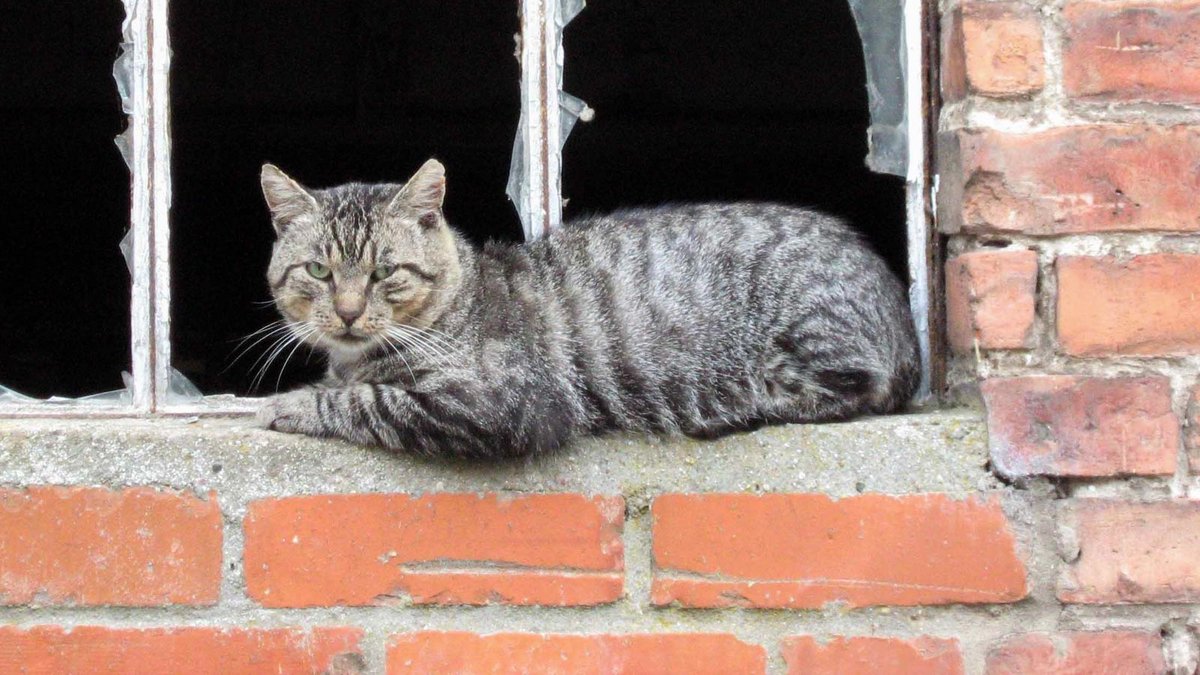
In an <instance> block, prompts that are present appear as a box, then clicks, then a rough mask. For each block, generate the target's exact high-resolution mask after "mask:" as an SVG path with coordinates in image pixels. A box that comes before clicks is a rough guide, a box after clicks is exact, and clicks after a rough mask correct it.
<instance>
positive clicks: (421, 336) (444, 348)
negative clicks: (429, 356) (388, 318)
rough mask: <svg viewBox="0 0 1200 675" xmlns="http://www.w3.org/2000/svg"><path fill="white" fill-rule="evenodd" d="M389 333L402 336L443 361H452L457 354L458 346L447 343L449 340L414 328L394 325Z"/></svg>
mask: <svg viewBox="0 0 1200 675" xmlns="http://www.w3.org/2000/svg"><path fill="white" fill-rule="evenodd" d="M389 331H390V332H392V334H394V335H397V334H398V335H402V336H404V337H405V338H407V339H408V340H410V341H412V342H413V343H415V344H417V345H418V346H420V347H423V348H425V349H427V350H429V351H431V352H433V353H434V354H436V355H437V356H438V357H440V358H442V359H445V360H452V359H453V357H454V355H455V354H456V353H457V352H458V345H456V344H454V343H452V342H450V341H449V338H446V337H443V336H441V335H438V334H437V333H432V332H427V331H424V330H422V329H419V328H416V327H414V326H406V325H403V324H396V325H394V326H390V327H389Z"/></svg>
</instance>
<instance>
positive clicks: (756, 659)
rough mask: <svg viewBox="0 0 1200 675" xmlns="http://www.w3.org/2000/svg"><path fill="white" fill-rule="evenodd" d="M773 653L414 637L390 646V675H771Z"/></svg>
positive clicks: (532, 638) (670, 643)
mask: <svg viewBox="0 0 1200 675" xmlns="http://www.w3.org/2000/svg"><path fill="white" fill-rule="evenodd" d="M766 662H767V655H766V650H765V649H763V648H762V647H760V646H757V645H749V644H746V643H745V642H742V641H740V640H738V639H737V638H735V637H733V636H732V635H724V634H690V633H664V634H655V635H534V634H527V633H502V634H498V635H488V636H480V635H475V634H472V633H434V632H429V633H411V634H404V635H397V636H395V637H393V638H392V640H391V641H390V642H389V643H388V655H387V672H388V675H442V674H443V673H494V674H496V675H500V674H511V675H525V674H527V673H538V674H539V675H552V674H561V675H568V674H569V675H576V674H578V675H588V674H594V675H641V674H646V675H649V674H651V673H663V674H666V673H688V674H689V675H693V674H694V675H706V674H708V673H711V674H712V675H724V674H726V673H738V674H739V675H740V674H742V673H745V674H746V675H753V674H754V673H764V672H766Z"/></svg>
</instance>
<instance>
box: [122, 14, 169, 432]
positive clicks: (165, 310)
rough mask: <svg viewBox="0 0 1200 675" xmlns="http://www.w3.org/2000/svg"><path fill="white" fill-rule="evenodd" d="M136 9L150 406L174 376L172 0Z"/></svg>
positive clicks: (142, 367) (142, 364) (142, 363)
mask: <svg viewBox="0 0 1200 675" xmlns="http://www.w3.org/2000/svg"><path fill="white" fill-rule="evenodd" d="M132 11H133V12H134V16H133V17H132V26H131V28H132V37H133V46H132V48H133V50H134V54H133V69H132V73H131V79H132V82H131V85H132V86H131V89H132V91H131V96H132V101H131V103H132V111H131V112H130V118H131V121H130V125H131V130H132V139H131V141H132V142H131V149H132V156H131V162H130V173H131V178H130V179H131V209H130V227H131V229H132V231H133V256H132V263H133V264H132V269H131V273H132V276H133V281H132V288H131V311H130V322H131V326H130V328H131V336H132V340H131V345H130V351H131V354H130V356H131V366H132V381H131V383H130V394H131V398H132V405H133V407H134V409H135V410H136V411H138V412H141V413H153V412H156V411H158V410H159V409H160V408H161V407H162V406H163V404H164V403H165V401H166V396H167V392H168V391H169V389H170V382H171V336H170V323H171V314H170V301H171V284H170V279H171V277H170V257H169V246H170V206H171V147H170V61H171V50H170V37H169V33H168V27H167V16H168V14H167V12H168V0H149V2H137V3H132Z"/></svg>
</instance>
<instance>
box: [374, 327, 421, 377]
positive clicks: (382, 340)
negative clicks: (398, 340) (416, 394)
mask: <svg viewBox="0 0 1200 675" xmlns="http://www.w3.org/2000/svg"><path fill="white" fill-rule="evenodd" d="M371 339H372V340H374V341H375V342H376V343H378V344H381V345H386V346H387V347H388V348H389V349H391V350H392V351H393V352H395V354H396V356H398V357H400V362H401V363H403V364H404V367H405V368H407V369H408V376H409V377H411V378H412V380H413V381H414V382H416V381H417V376H416V374H414V373H413V369H412V366H410V365H409V364H408V359H406V358H404V353H403V352H402V351H401V350H400V348H399V347H397V346H396V345H395V344H393V343H392V341H391V340H390V339H388V335H387V333H378V334H376V335H375V336H374V337H372V338H371Z"/></svg>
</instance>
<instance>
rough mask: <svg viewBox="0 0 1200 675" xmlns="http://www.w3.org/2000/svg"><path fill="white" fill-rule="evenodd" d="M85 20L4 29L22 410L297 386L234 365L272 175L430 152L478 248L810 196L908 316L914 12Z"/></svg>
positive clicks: (239, 12)
mask: <svg viewBox="0 0 1200 675" xmlns="http://www.w3.org/2000/svg"><path fill="white" fill-rule="evenodd" d="M43 4H44V3H43ZM85 5H86V3H85ZM85 5H80V6H78V7H76V6H75V5H69V6H68V5H63V6H61V7H60V6H58V5H56V4H53V3H51V4H49V5H46V6H45V7H42V6H40V5H38V4H37V3H34V4H33V5H29V6H22V7H20V8H17V9H16V10H15V13H14V14H11V15H10V16H9V17H6V22H5V24H4V26H3V27H2V28H0V31H2V32H3V33H4V35H5V37H6V44H8V45H10V50H15V53H16V55H17V59H16V60H17V61H18V62H22V63H25V64H27V66H28V67H29V68H30V69H32V71H30V70H23V71H17V70H16V69H10V70H9V71H7V72H5V73H4V74H3V75H0V78H4V82H5V85H6V86H5V87H3V88H2V90H0V115H3V116H4V117H5V121H7V122H8V123H9V124H8V128H9V129H19V130H20V133H10V134H8V135H6V137H5V138H4V140H3V141H0V143H3V144H4V146H5V153H4V156H5V158H6V160H7V161H6V162H4V169H3V171H4V172H5V174H4V175H3V176H0V178H2V179H3V180H0V185H3V187H0V189H3V190H5V191H6V195H5V196H6V197H8V199H6V200H5V201H6V203H7V204H8V205H10V206H9V207H7V208H10V209H14V208H15V215H14V216H12V217H9V218H6V220H7V222H9V223H10V225H9V226H8V227H7V228H6V231H5V234H4V238H5V240H6V250H8V251H10V252H11V253H10V257H11V258H13V259H14V263H13V264H10V265H6V266H5V269H4V275H5V281H6V282H7V283H6V287H7V288H9V289H18V290H16V291H15V292H14V291H10V293H9V295H8V297H9V298H10V304H9V305H8V307H9V308H11V309H9V311H7V312H5V313H4V319H3V322H4V324H3V325H2V326H0V340H3V341H4V343H3V344H0V354H3V357H2V359H0V383H3V384H4V385H6V386H8V387H11V388H12V390H15V391H20V392H22V393H25V394H29V395H31V396H33V397H37V398H44V397H47V396H50V395H60V396H71V397H78V396H84V395H88V394H92V393H96V392H104V391H110V390H117V391H116V393H115V394H110V395H109V396H107V397H103V400H104V401H105V402H106V403H107V404H109V405H112V406H118V407H119V406H124V407H123V408H119V410H124V411H126V412H128V411H131V410H135V411H140V412H154V411H160V412H188V413H192V412H196V411H201V410H206V409H207V410H234V409H245V408H246V407H247V404H246V403H245V402H244V401H243V400H242V399H234V398H232V397H230V396H228V395H238V396H245V395H250V394H263V393H270V392H272V391H274V390H275V389H276V387H279V388H286V387H288V386H291V385H294V384H296V383H298V382H301V381H310V380H311V379H313V378H314V377H315V376H316V371H317V368H318V367H317V365H316V364H315V363H314V364H308V365H305V364H304V363H303V359H304V356H303V355H297V356H296V357H294V358H293V359H292V360H291V361H290V363H289V367H288V369H287V371H286V372H281V371H280V370H279V369H278V365H277V366H276V367H275V369H273V370H268V371H266V372H264V373H261V375H260V374H259V372H258V370H257V366H256V364H255V359H257V358H259V357H260V356H261V350H256V349H253V348H252V349H250V350H249V351H248V352H247V353H246V355H245V356H243V357H242V358H241V360H240V361H237V362H235V361H234V356H235V355H236V354H237V353H238V349H239V345H238V340H239V339H240V338H242V337H243V336H245V335H248V334H250V333H252V332H253V331H254V330H255V329H257V328H259V327H260V326H262V325H264V324H266V323H268V322H269V321H271V320H273V319H274V318H275V315H274V309H273V308H272V307H270V306H269V303H268V302H267V301H268V300H269V294H268V290H267V287H266V283H265V280H264V277H263V270H264V269H265V265H266V262H267V259H268V256H269V251H270V243H271V239H272V232H271V229H270V226H269V224H268V223H269V221H268V215H267V211H266V208H265V206H264V205H263V203H262V199H261V196H260V194H259V188H258V179H257V176H258V171H259V167H260V166H261V164H262V163H263V162H264V161H270V162H272V163H275V164H277V165H279V166H281V167H282V168H284V170H286V171H288V172H289V173H290V174H291V175H293V176H295V177H296V178H298V179H299V180H301V181H302V182H306V183H308V184H310V185H312V186H317V187H320V186H325V185H330V184H334V183H339V182H344V181H347V180H363V181H388V180H391V181H395V180H402V179H403V178H404V177H406V176H408V175H409V174H410V173H411V171H412V170H413V169H414V168H415V167H416V166H418V165H419V164H420V163H421V162H422V161H423V160H425V159H427V158H429V157H431V156H433V157H437V158H439V159H441V160H442V161H443V162H444V163H445V164H446V165H447V166H448V168H449V174H450V184H449V198H448V200H447V205H446V209H447V216H448V217H449V219H450V221H451V222H452V223H453V224H454V225H455V226H457V227H459V228H460V229H461V230H463V231H464V232H465V233H466V234H467V235H468V237H470V238H472V239H474V240H475V241H476V242H482V241H485V240H487V239H503V240H519V239H521V238H522V237H525V238H532V237H537V236H541V235H543V234H545V233H546V232H547V231H548V230H550V229H552V228H554V227H556V226H558V224H559V223H560V222H561V219H562V216H563V213H564V210H565V213H566V214H567V215H568V216H569V215H570V214H572V213H579V212H584V211H592V210H604V209H609V208H612V207H614V206H618V205H625V204H638V203H643V204H644V203H661V202H663V201H679V200H698V199H705V200H711V199H749V198H753V199H775V200H781V201H787V202H792V203H807V204H811V205H813V206H817V207H820V208H823V209H825V210H828V211H832V212H835V213H840V214H843V215H845V216H847V217H849V218H850V219H852V220H854V221H855V222H856V223H860V224H862V226H863V229H864V231H865V232H866V234H867V235H868V236H869V237H870V238H871V240H872V241H873V243H874V244H875V246H876V247H877V248H878V249H879V250H880V251H881V252H882V253H884V255H885V256H886V257H887V258H888V259H889V261H890V262H891V263H892V265H893V266H894V267H895V268H896V269H897V270H898V271H901V272H903V271H905V270H907V271H908V272H909V274H910V277H911V279H912V281H913V284H914V293H913V298H914V309H915V310H916V311H917V313H918V324H919V328H924V323H925V322H927V319H926V318H925V317H926V316H927V314H926V313H925V310H927V309H928V306H929V297H928V266H929V261H928V253H927V251H928V250H929V249H928V247H927V245H926V244H927V241H926V239H927V238H928V236H929V235H928V227H927V223H926V222H925V218H926V216H925V214H926V212H927V211H928V209H927V208H926V205H925V200H926V199H927V194H926V193H927V189H926V188H927V186H926V184H925V179H924V176H923V175H922V172H923V165H922V164H921V160H923V157H924V147H925V145H924V140H923V138H922V136H921V134H922V120H921V119H920V117H921V112H920V111H921V109H922V108H921V106H922V104H923V102H924V99H923V97H924V96H925V93H924V91H925V90H924V83H923V82H921V81H919V78H918V79H916V80H914V79H913V78H909V77H906V65H905V64H906V63H909V62H912V63H919V62H920V59H919V55H920V53H921V44H920V43H921V41H922V38H921V32H920V26H921V14H922V7H921V3H920V2H919V0H888V1H887V2H881V3H875V2H871V3H867V2H865V1H862V0H851V1H850V2H849V3H848V4H847V0H811V2H806V3H795V2H790V1H788V2H785V1H784V0H767V1H762V2H753V3H750V4H746V3H728V2H723V1H718V0H697V1H696V2H687V3H685V2H681V1H679V0H667V1H665V2H658V3H637V2H632V0H606V1H605V2H603V3H601V2H597V3H593V6H590V7H587V8H586V9H585V8H584V4H583V1H582V0H513V3H511V4H509V3H503V2H501V3H483V4H479V3H475V2H467V1H466V0H412V1H410V2H404V3H395V2H390V1H385V0H351V1H344V2H334V1H332V0H297V1H296V2H291V3H286V4H283V5H281V4H278V3H255V2H249V3H236V4H233V5H228V6H225V5H222V4H221V3H205V2H201V1H200V0H169V2H168V0H125V2H124V9H125V12H126V13H125V14H124V16H122V7H121V6H119V5H104V6H100V5H97V6H94V7H92V6H85ZM168 16H169V20H168ZM316 27H319V29H317V28H316ZM514 35H516V36H517V39H516V41H515V43H514ZM47 36H50V37H49V38H47ZM118 45H120V50H118ZM864 45H865V47H864ZM118 51H119V52H120V54H121V56H120V58H119V59H118V60H117V63H116V65H115V67H114V65H113V58H114V56H116V55H117V54H118ZM22 55H24V56H22ZM912 55H917V57H916V58H914V57H913V56H912ZM514 56H515V57H516V58H514ZM110 72H111V73H112V74H113V75H115V76H116V79H117V84H118V86H117V87H116V88H114V87H113V86H112V79H111V76H110ZM118 92H119V96H118ZM122 108H123V109H124V112H123V111H122ZM913 111H915V116H914V112H913ZM126 113H127V114H128V119H127V123H128V129H127V130H125V131H124V132H122V129H124V128H125V126H126ZM588 120H592V121H591V122H590V123H589V122H588ZM577 122H579V123H578V124H577ZM572 127H574V130H573V129H572ZM118 135H120V137H119V138H118V143H117V145H118V147H120V148H121V152H120V153H118V151H117V150H116V149H114V148H113V145H112V139H113V137H114V136H118ZM909 148H917V149H918V152H917V153H916V156H914V155H913V154H912V153H910V152H909ZM122 155H123V156H124V161H122ZM864 157H866V158H867V162H866V165H864ZM866 166H870V168H871V169H874V171H869V170H868V169H867V168H866ZM886 174H891V175H886ZM893 176H900V177H903V178H904V179H906V182H905V181H902V180H900V179H898V178H894V177H893ZM12 205H15V207H14V206H12ZM906 205H907V209H906ZM906 218H907V230H906ZM906 231H907V232H908V237H907V240H906V237H905V233H906ZM122 239H124V243H123V245H122V247H121V248H120V249H118V242H120V241H122ZM906 246H907V248H906ZM127 266H128V267H127ZM922 334H923V338H924V339H925V348H926V350H927V349H928V340H927V332H926V331H923V332H922ZM242 347H245V345H242ZM926 354H928V351H926ZM259 364H261V361H260V362H259ZM256 377H257V378H259V383H258V385H259V386H258V387H257V389H255V387H254V386H253V385H254V384H255V378H256ZM201 391H203V392H204V393H205V394H208V395H210V396H208V397H204V398H202V397H200V392H201ZM214 394H223V395H226V396H219V397H214V396H212V395H214ZM13 403H17V404H19V405H26V404H29V403H30V399H27V398H24V397H19V396H17V395H16V394H15V393H13V392H12V391H11V390H8V389H3V388H0V405H6V404H7V405H9V407H8V408H4V410H9V411H11V410H13V408H12V407H11V404H13ZM42 410H43V411H44V410H45V409H44V408H43V409H42Z"/></svg>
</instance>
